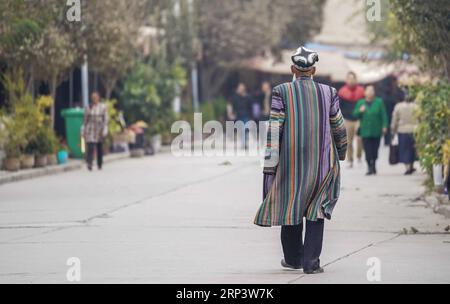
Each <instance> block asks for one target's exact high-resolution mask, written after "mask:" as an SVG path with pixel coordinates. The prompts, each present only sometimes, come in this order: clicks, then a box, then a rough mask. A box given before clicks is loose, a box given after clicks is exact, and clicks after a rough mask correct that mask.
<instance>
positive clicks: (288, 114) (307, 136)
mask: <svg viewBox="0 0 450 304" xmlns="http://www.w3.org/2000/svg"><path fill="white" fill-rule="evenodd" d="M292 61H293V65H292V66H291V72H292V73H293V74H294V75H295V80H294V81H293V82H291V83H284V84H282V85H279V86H277V87H275V88H274V89H273V93H272V100H271V114H270V122H269V130H268V134H267V148H266V149H267V150H266V158H265V163H264V187H263V198H264V201H263V204H262V206H261V208H260V209H259V211H258V213H257V215H256V218H255V224H256V225H259V226H263V227H272V226H282V229H281V242H282V247H283V252H284V259H283V260H282V261H281V265H282V266H283V267H284V268H286V269H290V270H291V269H294V270H296V269H302V268H303V271H304V272H305V273H307V274H315V273H321V272H323V271H324V270H323V269H322V268H321V266H320V255H321V252H322V242H323V233H324V225H325V223H324V220H325V219H331V215H332V212H333V209H334V207H335V206H336V203H337V200H338V197H339V191H340V164H339V160H345V155H346V152H347V136H346V130H345V125H344V119H343V117H342V114H341V111H340V108H339V97H338V95H337V91H336V90H335V89H334V88H332V87H330V86H327V85H324V84H321V83H318V82H316V81H314V80H313V76H314V74H315V73H316V67H315V63H316V62H318V61H319V55H318V54H317V53H316V52H314V51H311V50H308V49H306V48H304V47H300V48H299V49H298V50H297V51H296V53H295V54H294V55H293V56H292ZM304 219H306V231H305V238H304V240H303V237H302V232H303V222H304Z"/></svg>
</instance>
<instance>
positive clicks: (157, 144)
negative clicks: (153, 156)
mask: <svg viewBox="0 0 450 304" xmlns="http://www.w3.org/2000/svg"><path fill="white" fill-rule="evenodd" d="M150 144H151V146H152V148H153V151H154V152H155V153H158V152H159V151H161V146H162V136H161V135H154V136H152V138H151V139H150Z"/></svg>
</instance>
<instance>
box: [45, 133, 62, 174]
mask: <svg viewBox="0 0 450 304" xmlns="http://www.w3.org/2000/svg"><path fill="white" fill-rule="evenodd" d="M46 133H47V134H46V135H47V145H46V146H47V165H48V166H55V165H57V164H58V157H57V156H56V154H57V153H58V145H59V142H58V137H57V136H56V134H55V131H53V130H52V129H51V128H46Z"/></svg>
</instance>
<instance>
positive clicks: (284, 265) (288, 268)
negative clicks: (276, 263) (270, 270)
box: [281, 259, 302, 270]
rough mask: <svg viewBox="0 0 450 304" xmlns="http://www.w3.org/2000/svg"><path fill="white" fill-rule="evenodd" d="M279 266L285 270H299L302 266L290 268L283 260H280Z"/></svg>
mask: <svg viewBox="0 0 450 304" xmlns="http://www.w3.org/2000/svg"><path fill="white" fill-rule="evenodd" d="M281 266H282V267H283V268H285V269H286V270H301V269H302V266H292V265H289V264H288V263H286V261H285V260H284V259H282V260H281Z"/></svg>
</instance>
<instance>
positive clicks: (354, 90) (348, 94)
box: [339, 72, 364, 168]
mask: <svg viewBox="0 0 450 304" xmlns="http://www.w3.org/2000/svg"><path fill="white" fill-rule="evenodd" d="M339 97H340V100H341V111H342V115H343V116H344V119H345V127H346V129H347V136H348V150H347V160H348V163H349V168H353V163H354V160H355V149H354V141H355V140H356V157H357V159H358V162H361V159H362V154H363V144H362V140H361V137H360V136H359V135H358V132H357V131H358V129H359V122H358V119H357V118H356V117H354V116H353V110H354V109H355V105H356V103H357V102H358V101H359V100H361V99H363V98H364V87H363V86H362V85H359V84H358V77H357V76H356V73H355V72H349V73H348V74H347V79H346V83H345V85H344V86H343V87H342V88H341V89H340V90H339Z"/></svg>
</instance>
